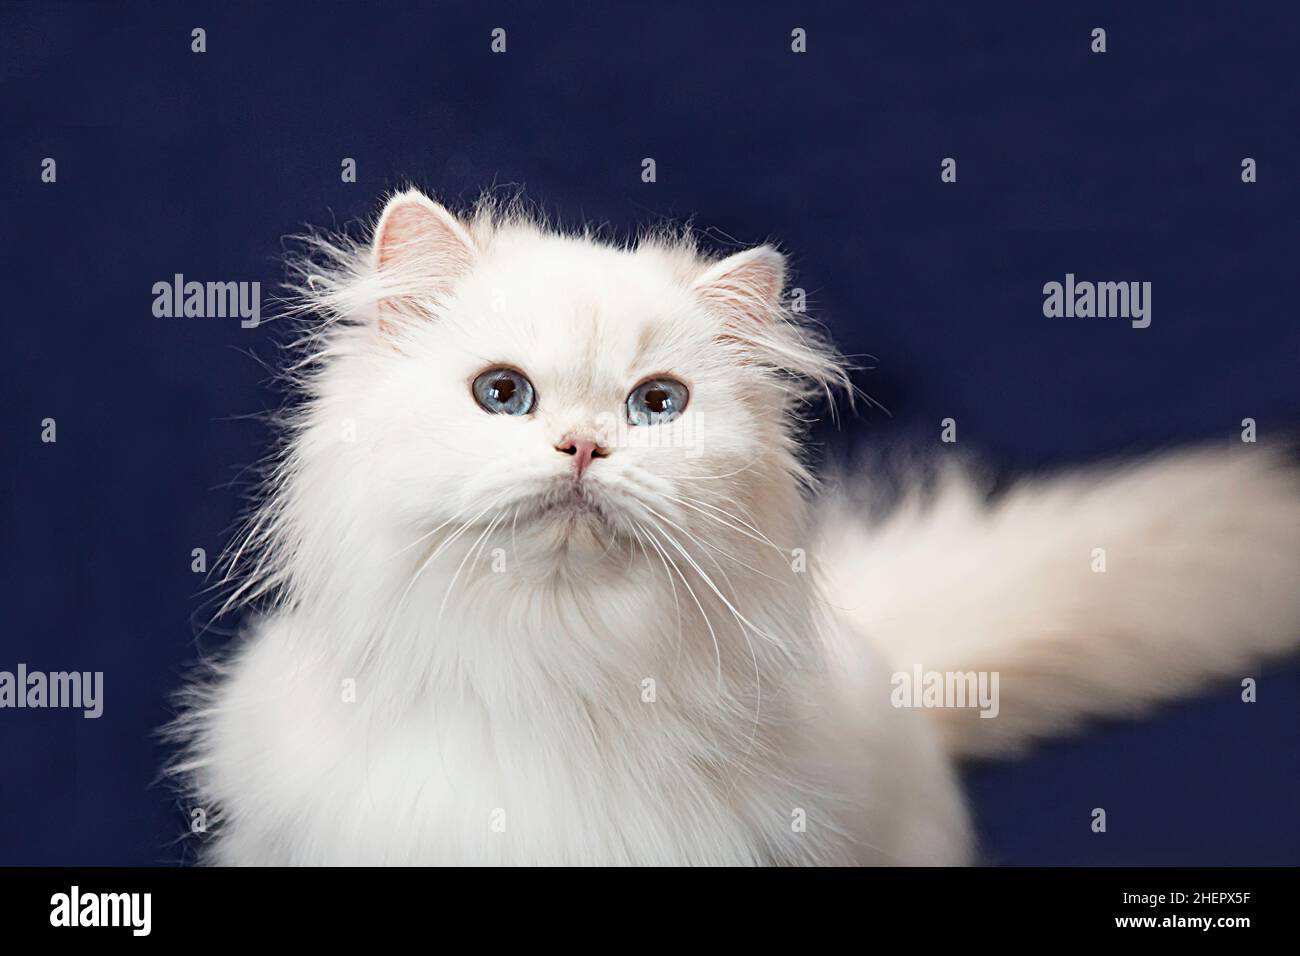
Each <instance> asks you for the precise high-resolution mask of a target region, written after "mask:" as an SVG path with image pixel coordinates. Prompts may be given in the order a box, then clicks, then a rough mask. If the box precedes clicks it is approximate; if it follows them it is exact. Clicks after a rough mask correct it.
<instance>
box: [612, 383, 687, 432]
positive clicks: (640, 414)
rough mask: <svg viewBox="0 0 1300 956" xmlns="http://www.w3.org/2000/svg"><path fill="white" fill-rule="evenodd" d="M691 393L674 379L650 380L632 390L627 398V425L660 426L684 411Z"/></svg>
mask: <svg viewBox="0 0 1300 956" xmlns="http://www.w3.org/2000/svg"><path fill="white" fill-rule="evenodd" d="M690 397H691V393H690V392H689V391H688V390H687V388H686V386H685V385H683V384H682V383H681V382H679V381H677V379H675V378H667V377H660V378H652V379H650V380H648V381H645V382H642V383H641V384H640V385H638V386H637V387H636V388H634V389H632V394H631V395H629V396H628V397H627V423H628V424H629V425H662V424H666V423H668V422H671V421H673V420H674V419H676V418H677V417H678V416H679V415H681V413H682V412H683V411H685V410H686V403H687V402H688V401H690Z"/></svg>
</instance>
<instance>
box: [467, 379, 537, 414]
mask: <svg viewBox="0 0 1300 956" xmlns="http://www.w3.org/2000/svg"><path fill="white" fill-rule="evenodd" d="M473 390H474V400H475V401H476V402H478V403H479V405H480V406H481V407H482V409H483V411H485V412H491V413H492V414H493V415H527V414H528V413H529V412H531V411H532V410H533V406H534V405H535V404H536V403H537V395H536V393H535V392H534V391H533V383H532V382H530V381H528V377H527V376H526V375H524V373H523V372H517V371H515V370H514V369H512V368H490V369H488V370H487V371H486V372H484V373H483V374H481V375H480V376H479V377H478V378H476V379H474V386H473Z"/></svg>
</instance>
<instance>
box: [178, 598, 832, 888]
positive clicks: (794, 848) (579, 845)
mask: <svg viewBox="0 0 1300 956" xmlns="http://www.w3.org/2000/svg"><path fill="white" fill-rule="evenodd" d="M369 690H370V689H369V688H368V687H367V686H365V682H364V681H358V682H357V683H356V684H349V679H348V678H347V677H342V676H340V673H339V672H338V671H337V670H334V669H333V668H332V667H331V666H329V665H328V664H327V663H326V662H325V661H324V660H323V659H322V660H318V661H311V660H304V659H303V658H302V657H301V655H300V653H297V652H295V651H293V650H291V646H290V645H289V644H287V643H285V642H283V641H282V640H281V639H280V635H279V634H278V633H277V625H276V622H274V621H272V622H270V623H264V624H263V625H262V626H261V628H260V633H258V634H257V635H256V636H255V637H254V638H253V640H252V641H251V643H250V644H249V646H248V648H247V650H246V651H245V653H244V654H243V655H242V656H241V657H240V658H238V659H237V660H236V661H235V663H234V665H233V669H232V672H231V673H230V674H229V675H228V677H227V679H226V680H225V681H224V682H222V684H221V685H219V690H218V692H217V696H216V697H215V702H216V703H217V707H216V708H215V709H214V711H213V717H212V718H211V721H210V724H209V734H208V737H207V744H206V747H205V748H204V751H205V753H204V757H205V759H206V761H207V763H208V769H207V770H206V771H204V772H201V773H200V774H199V779H200V780H201V781H203V780H206V785H205V789H207V790H208V791H209V793H210V794H211V796H212V797H213V798H214V799H215V801H216V802H217V803H219V805H220V806H221V813H220V819H219V820H218V834H219V835H218V838H217V840H216V841H215V844H214V849H213V857H214V858H215V860H217V861H218V862H232V863H268V864H279V863H294V864H317V863H319V864H329V863H370V864H622V863H633V864H737V865H743V864H798V863H813V862H852V861H853V860H854V859H855V856H854V854H853V853H852V852H849V851H846V849H845V848H844V846H843V845H842V842H840V843H838V844H837V843H836V842H835V841H833V840H832V839H831V835H832V833H833V832H834V831H835V830H837V829H839V826H838V824H840V823H842V822H843V821H839V820H833V819H831V818H832V817H833V816H835V814H836V813H838V812H839V811H838V810H836V809H832V804H834V802H835V795H834V794H830V793H828V792H827V790H826V783H825V781H816V782H814V780H813V779H811V778H810V776H809V775H808V774H806V773H805V772H803V771H802V770H800V769H799V768H798V767H797V766H796V763H797V762H798V761H797V760H794V761H791V760H787V758H786V756H785V755H784V754H783V753H782V752H781V751H786V750H792V751H794V752H795V753H796V754H797V753H798V751H799V745H798V744H796V743H793V742H781V743H780V745H779V746H777V747H776V748H775V749H776V751H778V752H774V750H773V747H772V745H773V744H778V742H777V741H774V740H767V741H763V740H759V741H757V742H756V743H755V745H753V746H750V747H748V748H746V747H745V737H744V734H737V735H730V736H728V738H727V739H725V740H724V739H720V738H719V737H718V736H717V735H716V734H714V733H713V732H712V731H711V730H710V729H709V728H707V727H700V726H692V725H691V724H690V722H684V721H679V720H677V719H676V718H675V717H674V716H673V715H672V714H671V712H670V709H669V708H663V707H661V708H660V709H659V710H655V709H654V707H655V706H656V705H654V704H650V703H646V702H645V701H643V700H642V699H641V698H640V697H638V696H636V695H628V697H627V699H626V702H625V704H624V705H623V706H621V707H620V706H616V705H613V704H611V702H610V701H609V700H606V701H605V702H604V703H602V704H601V705H600V706H595V705H593V704H591V703H588V702H584V701H582V700H575V699H571V698H568V697H565V696H563V695H559V696H557V697H556V698H554V699H553V700H550V701H548V702H546V704H545V706H544V707H539V708H538V709H536V710H534V711H533V712H531V713H523V712H520V711H516V710H514V709H513V708H496V709H495V710H494V709H492V708H489V707H487V706H485V704H484V703H483V702H482V701H481V700H478V699H476V698H475V697H474V696H473V695H466V696H464V697H457V696H455V695H441V696H432V697H430V698H429V699H427V700H424V701H421V702H420V703H418V704H416V705H414V706H410V705H403V706H401V707H397V708H396V709H394V708H393V707H392V704H393V702H392V701H387V700H379V699H374V698H367V693H368V692H369ZM620 699H622V698H620ZM747 751H748V752H747ZM803 756H806V755H803ZM837 839H838V840H840V841H842V838H837Z"/></svg>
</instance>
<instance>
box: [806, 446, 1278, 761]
mask: <svg viewBox="0 0 1300 956" xmlns="http://www.w3.org/2000/svg"><path fill="white" fill-rule="evenodd" d="M1246 447H1247V448H1248V449H1250V450H1245V449H1243V450H1240V451H1227V450H1224V451H1212V450H1198V451H1190V452H1181V453H1177V454H1170V455H1166V456H1162V457H1158V458H1155V459H1152V460H1148V461H1144V462H1139V463H1135V464H1131V465H1126V466H1123V467H1110V468H1104V469H1093V470H1089V471H1081V472H1076V473H1072V474H1071V475H1069V476H1066V477H1064V478H1060V479H1056V480H1036V481H1027V482H1025V483H1023V484H1021V485H1019V486H1017V487H1015V488H1013V489H1012V490H1010V491H1009V492H1007V493H1005V494H1003V495H999V496H998V497H996V498H994V499H992V500H991V501H990V500H988V499H987V497H986V496H984V495H981V494H979V493H978V492H977V491H976V490H975V487H974V485H973V483H972V482H971V481H970V480H969V479H967V478H961V477H959V476H956V475H948V476H946V477H945V478H943V479H942V480H940V481H939V482H938V487H937V489H936V490H935V493H934V494H932V495H927V496H925V498H926V500H925V501H919V500H912V501H908V502H906V503H904V504H903V505H901V506H899V507H896V508H895V509H894V510H893V511H892V512H891V513H890V514H889V515H888V517H887V518H885V519H884V520H883V521H881V522H879V523H874V524H873V523H870V522H869V521H867V520H864V519H863V518H861V517H860V515H861V509H860V508H856V509H855V508H850V507H848V506H847V505H846V504H845V502H844V501H841V502H840V503H839V504H838V505H836V506H833V507H831V508H830V509H829V512H828V517H829V520H828V521H827V523H826V529H827V530H826V533H825V534H826V540H825V545H826V551H825V552H824V556H825V557H826V558H827V561H826V566H827V570H828V573H829V576H830V595H829V596H830V600H831V602H832V603H833V604H834V605H836V606H837V607H839V608H841V609H842V610H843V613H844V614H845V616H846V617H847V618H848V619H849V620H850V622H851V623H852V624H853V625H855V626H856V627H857V628H859V629H860V630H861V631H862V632H863V633H864V634H866V635H868V636H869V637H870V638H871V639H872V640H873V642H874V643H876V644H877V645H878V646H879V647H880V648H881V649H882V650H883V651H884V653H885V655H886V657H887V659H888V660H889V661H890V662H891V664H892V665H893V666H894V667H896V668H897V669H898V671H900V672H907V673H909V674H910V673H912V672H913V670H914V667H915V665H920V666H921V668H922V669H923V671H924V672H940V673H954V674H957V673H968V672H972V671H974V672H977V673H978V672H981V671H983V672H990V673H991V672H997V673H998V675H999V676H998V697H999V701H998V706H999V712H998V715H997V717H996V718H994V719H981V718H979V716H978V711H977V710H975V709H972V708H965V709H936V710H934V711H933V713H934V715H935V716H936V718H937V719H938V721H939V726H940V730H941V733H942V736H943V738H944V740H945V743H946V745H947V747H948V749H949V751H950V752H952V753H954V754H956V755H960V756H976V757H984V756H993V755H996V754H1003V753H1009V752H1014V751H1015V750H1018V749H1020V748H1021V747H1023V746H1024V745H1025V744H1026V743H1027V742H1028V741H1030V740H1031V739H1032V738H1034V737H1038V736H1044V735H1048V734H1055V733H1060V732H1064V731H1067V730H1069V729H1070V728H1071V727H1072V726H1074V725H1075V724H1077V723H1078V722H1079V721H1080V720H1081V719H1082V718H1085V717H1088V716H1115V715H1123V714H1130V713H1135V712H1139V711H1141V710H1142V709H1143V708H1144V707H1146V706H1149V705H1150V704H1153V703H1155V702H1157V701H1160V700H1165V699H1168V698H1172V697H1175V696H1178V695H1182V694H1186V693H1188V692H1190V691H1193V690H1195V689H1196V688H1197V687H1198V686H1199V685H1201V684H1203V683H1205V682H1206V681H1208V680H1210V679H1212V678H1216V677H1223V678H1227V677H1232V678H1238V679H1240V678H1245V677H1248V676H1251V675H1252V671H1251V668H1252V667H1253V666H1254V665H1255V664H1256V663H1257V662H1258V661H1260V660H1261V659H1263V658H1265V657H1267V656H1271V655H1277V654H1284V653H1287V652H1288V651H1292V650H1294V649H1296V648H1297V647H1298V646H1300V482H1298V481H1297V472H1296V470H1295V469H1294V468H1292V467H1289V466H1288V464H1287V462H1286V460H1285V458H1284V456H1282V455H1280V454H1279V453H1277V452H1275V451H1270V450H1267V449H1263V448H1257V446H1246Z"/></svg>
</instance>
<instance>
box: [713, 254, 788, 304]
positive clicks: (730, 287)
mask: <svg viewBox="0 0 1300 956" xmlns="http://www.w3.org/2000/svg"><path fill="white" fill-rule="evenodd" d="M694 288H695V292H696V294H697V295H699V296H700V298H701V299H703V300H704V303H705V305H706V306H707V307H709V308H710V309H712V310H713V311H715V312H717V313H719V314H720V315H722V316H723V317H724V318H726V319H729V320H731V321H733V322H742V323H743V322H763V321H767V320H768V319H771V318H772V317H773V316H775V315H777V314H778V313H779V312H780V309H781V291H782V290H783V289H784V288H785V256H783V255H781V253H779V252H777V251H776V249H774V248H773V247H771V246H757V247H755V248H753V249H746V250H745V251H744V252H737V253H736V254H735V255H731V256H727V258H725V259H722V260H721V261H719V262H715V263H714V264H713V265H711V266H710V267H709V268H708V269H706V270H705V271H704V273H703V275H701V276H700V277H699V278H698V279H696V280H695V286H694Z"/></svg>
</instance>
